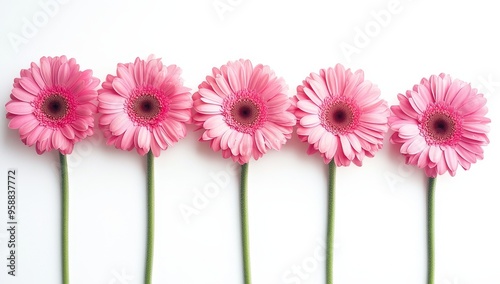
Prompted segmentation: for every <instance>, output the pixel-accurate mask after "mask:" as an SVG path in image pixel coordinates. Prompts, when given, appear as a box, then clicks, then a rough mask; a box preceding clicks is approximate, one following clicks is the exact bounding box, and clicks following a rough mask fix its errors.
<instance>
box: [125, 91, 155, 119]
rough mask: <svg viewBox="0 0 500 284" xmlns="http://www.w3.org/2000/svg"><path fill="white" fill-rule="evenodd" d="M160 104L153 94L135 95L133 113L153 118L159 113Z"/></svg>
mask: <svg viewBox="0 0 500 284" xmlns="http://www.w3.org/2000/svg"><path fill="white" fill-rule="evenodd" d="M160 108H161V104H160V102H159V101H158V99H157V98H156V97H155V96H152V95H149V94H144V95H142V96H139V97H137V98H136V99H135V100H134V102H133V105H132V110H133V111H134V113H135V115H136V116H137V117H139V118H142V119H154V118H156V116H157V115H158V114H159V113H160Z"/></svg>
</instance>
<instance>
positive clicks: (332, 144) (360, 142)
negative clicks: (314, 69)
mask: <svg viewBox="0 0 500 284" xmlns="http://www.w3.org/2000/svg"><path fill="white" fill-rule="evenodd" d="M379 96H380V90H379V89H378V88H377V87H376V86H375V85H373V84H372V83H371V82H369V81H365V80H364V74H363V71H362V70H358V71H356V72H354V73H353V72H352V71H351V70H350V69H347V70H345V69H344V67H343V66H342V65H340V64H337V65H336V66H335V68H328V69H326V70H325V69H321V70H320V72H319V75H318V74H315V73H311V75H310V76H309V77H307V78H306V79H305V80H304V81H303V85H300V86H298V87H297V95H296V96H295V97H294V99H293V101H294V106H295V116H296V117H297V120H298V128H297V134H298V135H299V138H300V139H301V140H302V141H303V142H308V143H309V144H310V145H309V148H308V150H307V152H308V154H313V153H316V152H319V153H320V154H321V156H322V157H323V160H324V162H325V163H330V162H331V161H332V160H334V162H335V165H337V166H348V165H350V164H351V162H353V163H354V164H356V165H358V166H361V163H362V160H363V158H364V157H365V156H368V157H373V155H374V153H375V152H376V151H378V150H379V149H380V148H382V142H383V138H384V133H385V132H386V131H387V118H388V116H389V109H388V106H387V103H386V102H385V101H384V100H381V99H380V98H379Z"/></svg>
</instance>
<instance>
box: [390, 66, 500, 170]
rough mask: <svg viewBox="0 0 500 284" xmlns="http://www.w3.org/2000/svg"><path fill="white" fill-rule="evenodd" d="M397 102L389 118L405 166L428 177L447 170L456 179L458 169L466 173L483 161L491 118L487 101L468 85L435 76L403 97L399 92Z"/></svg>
mask: <svg viewBox="0 0 500 284" xmlns="http://www.w3.org/2000/svg"><path fill="white" fill-rule="evenodd" d="M398 100H399V105H398V106H392V107H391V111H392V114H391V117H390V118H389V125H390V127H391V129H392V130H394V131H395V132H394V134H393V135H392V136H391V142H392V143H394V144H397V145H399V146H400V147H401V148H400V152H401V154H403V155H404V156H405V158H406V163H407V164H410V165H416V166H418V167H419V168H422V169H425V173H426V174H427V176H429V177H436V176H437V175H442V174H444V173H445V172H446V171H448V172H449V173H450V174H451V175H452V176H454V175H455V173H456V171H457V168H458V165H460V166H461V167H462V168H464V169H465V170H468V169H469V168H470V166H471V164H472V163H475V162H476V161H477V160H478V159H482V158H483V149H482V146H484V145H487V144H488V143H489V140H488V137H487V133H488V132H489V126H488V125H487V124H488V123H489V122H490V119H489V118H487V117H485V115H486V113H487V112H488V109H487V108H486V98H484V96H483V95H482V94H478V92H477V90H476V89H473V88H472V87H471V86H470V84H467V83H465V82H463V81H461V80H458V79H454V80H453V79H452V78H451V77H450V76H449V75H445V74H440V75H439V76H436V75H433V76H431V77H430V78H429V79H427V78H423V79H422V81H421V82H420V84H418V85H415V86H414V87H413V90H409V91H406V96H405V95H402V94H398Z"/></svg>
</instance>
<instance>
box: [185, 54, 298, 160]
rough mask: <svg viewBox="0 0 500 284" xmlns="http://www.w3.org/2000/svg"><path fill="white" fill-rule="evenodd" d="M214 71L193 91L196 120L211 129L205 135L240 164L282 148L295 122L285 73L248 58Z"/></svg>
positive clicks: (218, 148) (213, 145) (204, 137)
mask: <svg viewBox="0 0 500 284" xmlns="http://www.w3.org/2000/svg"><path fill="white" fill-rule="evenodd" d="M212 72H213V74H212V75H211V76H207V77H206V81H204V82H203V83H201V84H200V85H199V86H198V88H199V90H198V91H197V92H196V93H195V94H194V95H193V101H194V108H193V109H194V115H193V120H194V123H195V124H197V125H198V126H200V128H203V129H204V130H205V131H204V132H203V135H202V137H201V139H200V140H203V141H209V142H210V146H211V148H212V149H213V150H214V151H222V155H223V157H224V158H229V157H231V158H232V159H233V160H234V161H235V162H238V163H240V164H246V163H248V162H249V160H250V158H251V157H253V158H254V159H255V160H257V159H259V158H260V157H262V156H263V155H264V154H265V153H266V152H267V150H268V149H275V150H279V149H280V148H281V146H282V145H283V144H285V143H286V141H287V139H290V137H291V133H292V131H293V126H294V125H295V117H294V116H293V114H292V113H291V112H289V111H288V108H289V107H290V105H291V102H290V99H289V98H288V96H287V95H286V91H287V87H286V85H285V83H284V81H283V79H281V78H277V77H276V75H275V74H274V72H273V71H272V70H271V69H270V68H269V66H266V65H262V64H259V65H256V66H255V67H254V66H252V63H251V62H250V61H249V60H243V59H240V60H238V61H234V62H228V63H227V64H226V65H223V66H222V67H221V68H220V69H218V68H213V70H212Z"/></svg>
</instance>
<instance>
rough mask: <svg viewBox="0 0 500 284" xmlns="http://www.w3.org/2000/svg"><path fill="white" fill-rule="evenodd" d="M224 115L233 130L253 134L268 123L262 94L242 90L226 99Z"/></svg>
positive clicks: (223, 107) (223, 109) (223, 108)
mask: <svg viewBox="0 0 500 284" xmlns="http://www.w3.org/2000/svg"><path fill="white" fill-rule="evenodd" d="M222 115H223V116H224V121H225V122H226V123H227V125H229V126H230V127H231V128H232V129H234V130H236V131H239V132H242V133H248V134H252V133H254V132H255V131H256V130H257V129H260V128H261V127H262V126H263V125H264V123H265V122H266V121H267V106H266V104H265V103H264V102H263V101H262V99H261V97H260V94H257V93H255V91H253V90H241V91H238V92H236V93H235V94H233V95H231V96H227V97H226V98H225V99H224V102H223V106H222Z"/></svg>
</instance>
